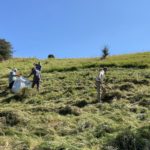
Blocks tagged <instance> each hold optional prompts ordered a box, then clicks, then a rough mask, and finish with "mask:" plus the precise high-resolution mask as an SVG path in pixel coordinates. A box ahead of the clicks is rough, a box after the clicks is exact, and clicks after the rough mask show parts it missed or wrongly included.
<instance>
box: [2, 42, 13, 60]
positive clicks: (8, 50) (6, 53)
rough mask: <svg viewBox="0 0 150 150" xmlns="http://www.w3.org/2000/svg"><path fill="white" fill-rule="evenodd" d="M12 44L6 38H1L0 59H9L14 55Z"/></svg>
mask: <svg viewBox="0 0 150 150" xmlns="http://www.w3.org/2000/svg"><path fill="white" fill-rule="evenodd" d="M12 53H13V52H12V46H11V44H10V43H9V42H7V41H6V40H5V39H0V60H7V59H9V58H11V57H12Z"/></svg>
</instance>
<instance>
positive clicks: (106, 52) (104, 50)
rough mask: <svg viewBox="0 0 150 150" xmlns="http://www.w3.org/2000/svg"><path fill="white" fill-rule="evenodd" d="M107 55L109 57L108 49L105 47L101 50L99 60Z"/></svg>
mask: <svg viewBox="0 0 150 150" xmlns="http://www.w3.org/2000/svg"><path fill="white" fill-rule="evenodd" d="M108 55H109V49H108V47H107V46H105V47H104V48H103V49H102V57H101V59H105V58H106V57H107V56H108Z"/></svg>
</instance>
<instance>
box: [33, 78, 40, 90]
mask: <svg viewBox="0 0 150 150" xmlns="http://www.w3.org/2000/svg"><path fill="white" fill-rule="evenodd" d="M35 85H36V86H37V90H38V91H39V87H40V79H35V80H33V82H32V88H34V86H35Z"/></svg>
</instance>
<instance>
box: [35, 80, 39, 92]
mask: <svg viewBox="0 0 150 150" xmlns="http://www.w3.org/2000/svg"><path fill="white" fill-rule="evenodd" d="M36 84H37V90H38V91H39V90H40V81H39V80H38V81H37V83H36Z"/></svg>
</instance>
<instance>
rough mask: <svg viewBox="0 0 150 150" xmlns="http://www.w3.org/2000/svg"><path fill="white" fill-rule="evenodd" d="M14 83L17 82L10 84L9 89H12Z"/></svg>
mask: <svg viewBox="0 0 150 150" xmlns="http://www.w3.org/2000/svg"><path fill="white" fill-rule="evenodd" d="M14 82H15V81H12V82H11V83H10V84H9V89H12V87H13V84H14Z"/></svg>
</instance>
